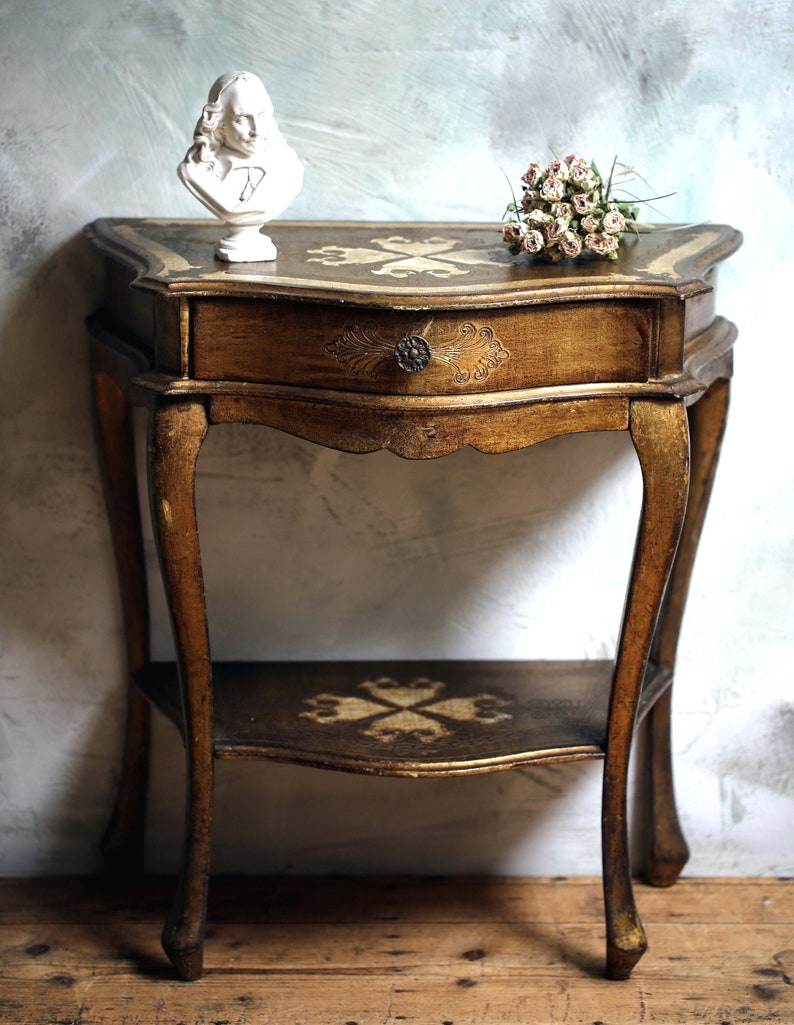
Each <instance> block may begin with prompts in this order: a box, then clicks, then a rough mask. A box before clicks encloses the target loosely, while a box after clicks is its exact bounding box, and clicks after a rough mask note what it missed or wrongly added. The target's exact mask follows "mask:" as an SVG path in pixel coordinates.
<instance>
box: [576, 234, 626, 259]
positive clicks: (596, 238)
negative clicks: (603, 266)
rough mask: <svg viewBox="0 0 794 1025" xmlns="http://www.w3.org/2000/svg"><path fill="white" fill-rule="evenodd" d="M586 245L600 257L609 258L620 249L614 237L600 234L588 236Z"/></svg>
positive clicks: (585, 241)
mask: <svg viewBox="0 0 794 1025" xmlns="http://www.w3.org/2000/svg"><path fill="white" fill-rule="evenodd" d="M584 244H585V246H586V247H587V248H588V249H590V250H592V252H594V253H598V255H599V256H608V255H609V253H614V252H616V251H617V248H618V240H617V239H616V238H615V236H614V235H602V234H601V233H599V232H593V233H592V234H590V235H586V236H585V240H584Z"/></svg>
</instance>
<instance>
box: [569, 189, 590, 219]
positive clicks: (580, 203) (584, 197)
mask: <svg viewBox="0 0 794 1025" xmlns="http://www.w3.org/2000/svg"><path fill="white" fill-rule="evenodd" d="M571 202H572V203H573V208H574V210H575V211H576V212H577V213H578V214H586V213H587V212H588V211H590V210H592V209H593V207H594V206H595V201H594V200H593V197H592V196H591V195H590V193H589V192H574V193H573V195H572V196H571Z"/></svg>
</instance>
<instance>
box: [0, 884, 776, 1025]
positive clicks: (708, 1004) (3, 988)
mask: <svg viewBox="0 0 794 1025" xmlns="http://www.w3.org/2000/svg"><path fill="white" fill-rule="evenodd" d="M169 890H170V884H169V883H168V881H167V880H156V879H152V880H146V881H145V885H143V886H141V885H138V886H132V887H128V888H126V889H125V888H118V887H116V888H110V887H108V886H107V885H106V884H103V883H101V882H100V881H98V880H95V879H65V880H24V879H22V880H14V879H8V880H2V881H0V1007H2V1014H3V1020H5V1021H9V1022H14V1023H15V1025H21V1023H22V1022H24V1023H25V1025H45V1023H46V1025H52V1023H53V1022H67V1021H68V1022H70V1023H76V1022H79V1023H80V1025H133V1023H136V1025H144V1023H146V1025H149V1023H152V1022H157V1023H158V1025H177V1023H180V1022H181V1023H184V1025H193V1023H195V1025H198V1023H202V1025H209V1023H210V1022H222V1021H224V1022H233V1023H235V1025H253V1023H260V1022H268V1023H270V1025H339V1023H347V1022H353V1021H355V1022H356V1023H357V1025H381V1023H386V1025H396V1023H397V1022H400V1021H407V1022H414V1023H416V1025H443V1023H444V1022H453V1023H455V1025H475V1023H476V1025H495V1023H504V1025H516V1023H517V1022H528V1023H529V1022H531V1023H532V1025H551V1023H555V1025H556V1023H561V1022H565V1023H568V1025H593V1023H595V1022H603V1023H605V1025H606V1023H609V1025H612V1023H614V1025H618V1023H620V1025H623V1023H628V1022H632V1023H633V1022H642V1023H643V1025H678V1023H681V1025H683V1023H686V1025H689V1023H695V1025H699V1023H702V1025H714V1023H718V1022H726V1021H727V1022H730V1023H731V1025H756V1023H758V1025H760V1023H762V1022H774V1023H776V1025H785V1023H787V1022H788V1021H790V1020H792V1016H794V992H793V991H792V978H794V965H793V964H792V961H793V960H794V953H792V944H791V936H792V930H793V929H794V885H793V884H792V883H791V882H790V881H789V882H782V881H777V880H773V879H766V880H754V879H744V880H738V879H736V880H732V879H720V880H696V879H685V880H683V881H682V882H681V883H680V884H679V886H678V887H676V888H674V889H672V890H654V889H649V888H645V887H643V888H641V889H640V890H639V892H638V899H639V903H640V906H641V908H642V912H643V916H644V918H645V920H646V921H647V922H648V923H649V924H651V925H652V926H653V946H652V948H651V950H650V952H649V954H648V956H647V957H646V958H645V959H644V961H643V963H642V966H641V968H639V969H638V970H637V971H636V973H635V975H634V977H633V979H632V981H630V982H628V983H626V984H624V985H621V986H615V985H614V984H612V983H609V982H608V981H606V980H604V979H602V978H600V977H599V972H600V966H599V961H600V956H599V951H600V945H601V942H602V940H601V934H602V929H603V925H602V922H601V906H600V884H599V882H598V881H597V880H595V879H568V880H550V879H518V878H496V879H495V878H472V879H459V880H451V879H436V880H423V879H377V878H375V879H359V880H351V879H334V880H328V879H321V878H313V879H290V878H288V877H287V878H282V879H248V880H225V879H218V880H215V881H214V884H213V891H212V897H211V900H210V912H209V925H208V929H207V966H206V971H205V976H204V979H203V980H202V982H201V983H199V984H197V985H193V986H185V985H182V984H179V983H174V982H173V981H171V980H169V979H168V978H167V977H166V976H165V972H164V962H163V957H162V954H161V953H160V952H159V951H158V949H157V945H156V939H155V934H156V928H155V924H156V922H157V920H158V918H159V917H160V916H161V915H162V914H163V911H164V907H165V906H166V904H167V901H168V894H169ZM263 950H264V951H267V953H268V959H267V963H263V959H262V956H261V955H262V951H263Z"/></svg>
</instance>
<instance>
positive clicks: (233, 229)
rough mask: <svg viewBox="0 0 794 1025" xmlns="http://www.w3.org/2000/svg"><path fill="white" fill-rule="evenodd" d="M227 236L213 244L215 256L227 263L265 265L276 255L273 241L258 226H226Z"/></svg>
mask: <svg viewBox="0 0 794 1025" xmlns="http://www.w3.org/2000/svg"><path fill="white" fill-rule="evenodd" d="M226 227H227V228H228V229H229V234H228V235H225V236H224V237H223V238H222V239H221V240H220V242H216V243H215V255H216V256H217V257H218V259H219V260H226V261H227V262H228V263H265V262H269V261H271V260H275V259H276V256H277V255H278V251H277V250H276V247H275V245H274V244H273V240H272V239H271V238H270V236H269V235H263V234H262V231H261V226H260V225H258V224H245V225H237V224H227V225H226Z"/></svg>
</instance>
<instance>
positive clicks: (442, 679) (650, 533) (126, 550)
mask: <svg viewBox="0 0 794 1025" xmlns="http://www.w3.org/2000/svg"><path fill="white" fill-rule="evenodd" d="M221 231H222V226H221V225H219V224H217V223H215V222H207V221H164V220H121V219H119V220H103V221H97V222H96V223H95V224H94V225H92V226H91V227H90V228H89V229H88V233H89V237H90V239H91V241H92V242H93V243H94V244H95V245H96V246H97V247H98V248H99V249H100V250H101V251H102V253H104V255H105V257H106V273H107V284H106V304H105V307H104V308H103V309H102V310H101V311H100V312H98V313H97V314H96V315H94V316H93V317H92V318H91V319H90V333H91V338H92V348H91V351H92V369H93V382H94V396H95V400H96V411H97V428H98V445H99V452H100V457H101V463H102V469H103V476H104V484H105V493H106V499H107V505H108V510H109V515H110V522H111V527H112V532H113V540H114V546H115V552H116V559H117V564H118V571H119V577H120V584H121V594H122V600H123V609H124V620H125V630H126V641H127V650H128V659H129V670H130V688H129V713H128V722H127V736H126V747H125V755H124V763H123V771H122V778H121V783H120V788H119V795H118V800H117V805H116V809H115V813H114V818H113V821H112V822H111V825H110V828H109V830H108V833H107V836H106V840H105V851H106V856H107V858H108V861H109V862H110V863H111V864H115V865H116V866H117V867H120V868H122V869H125V870H128V869H131V868H135V867H136V866H138V867H139V866H140V858H141V845H142V835H143V818H144V804H145V795H146V777H147V766H148V723H149V720H148V715H149V707H150V704H153V705H154V706H155V707H157V708H159V709H160V710H161V711H162V712H164V713H165V715H167V716H168V717H169V718H171V719H172V720H173V721H174V722H175V723H176V724H177V726H178V727H179V729H180V730H181V732H182V736H183V738H184V741H185V748H186V752H187V766H188V786H187V807H186V831H185V845H184V855H183V864H182V872H181V876H180V881H179V885H178V889H177V894H176V897H175V901H174V905H173V909H172V912H171V915H170V917H169V919H168V922H167V923H166V926H165V930H164V933H163V946H164V949H165V951H166V953H167V954H168V956H169V958H170V959H171V961H172V963H173V965H174V967H175V969H176V971H177V973H178V975H179V976H180V977H181V978H183V979H196V978H198V977H199V976H200V975H201V972H202V951H203V935H204V920H205V912H206V896H207V883H208V876H209V867H210V866H209V856H210V841H211V836H212V810H213V765H214V759H216V758H262V759H272V760H276V761H285V762H294V763H301V764H307V765H314V766H318V767H322V768H335V769H346V770H353V771H356V772H363V773H374V774H378V775H403V776H436V775H444V774H447V775H449V774H466V773H475V772H487V771H490V770H497V769H506V768H510V767H512V766H518V765H529V764H537V763H542V762H557V761H570V760H575V759H582V758H603V759H604V762H605V764H604V788H603V814H602V823H603V835H602V847H603V863H604V897H605V906H606V931H607V962H606V965H607V974H608V975H609V976H610V977H612V978H618V979H620V978H626V977H627V976H628V975H629V973H630V972H631V970H632V968H633V966H634V965H635V963H636V962H637V961H638V959H639V958H640V957H641V956H642V954H643V952H644V951H645V949H646V939H645V934H644V931H643V927H642V923H641V921H640V919H639V916H638V914H637V910H636V906H635V903H634V897H633V893H632V881H631V871H630V864H629V852H628V839H627V826H626V788H627V772H628V762H629V750H630V746H631V741H632V736H633V734H634V730H635V724H636V723H637V722H639V721H640V719H642V718H643V717H646V716H647V719H648V738H649V739H648V745H647V754H646V758H647V769H648V784H647V799H648V807H649V815H648V827H647V832H648V837H647V840H648V849H649V859H648V864H649V872H648V874H649V880H650V882H651V883H653V884H655V885H661V886H664V885H669V884H671V883H672V882H674V881H675V879H676V878H677V876H678V874H679V872H680V871H681V869H682V867H683V865H684V863H685V862H686V859H687V848H686V843H685V841H684V838H683V836H682V835H681V830H680V828H679V825H678V820H677V816H676V809H675V800H674V794H673V787H672V772H671V761H670V689H671V682H672V676H673V668H674V662H675V652H676V645H677V639H678V633H679V628H680V624H681V617H682V613H683V606H684V601H685V597H686V591H687V587H688V583H689V577H690V572H691V568H692V563H693V559H694V556H695V550H696V547H697V542H698V537H699V534H700V530H701V526H702V522H703V517H704V515H705V511H706V506H707V503H708V497H709V491H710V487H711V482H712V479H713V475H714V472H715V469H716V464H717V459H718V452H719V446H720V441H721V437H722V432H723V428H724V424H725V415H726V410H727V403H728V379H729V377H730V373H731V359H732V347H733V343H734V340H735V329H734V327H733V325H732V324H730V323H729V322H727V321H726V320H724V319H722V318H720V317H717V316H715V302H714V298H715V294H714V285H713V282H714V268H715V265H716V264H717V263H718V262H719V261H720V260H722V259H724V258H725V257H727V256H729V255H730V254H731V253H732V252H734V251H735V250H736V249H737V248H738V246H739V244H740V241H741V239H740V236H739V234H738V233H737V232H735V231H734V230H733V229H731V228H728V227H724V226H719V225H705V226H700V227H693V228H682V229H680V230H676V231H668V232H651V233H648V234H643V235H642V236H641V237H640V238H638V239H628V238H627V240H626V243H625V246H624V248H623V251H622V253H621V256H620V259H619V260H618V261H617V262H613V263H610V262H601V261H591V262H579V263H565V264H558V265H556V266H549V265H544V264H531V263H526V262H524V261H523V260H522V259H520V258H519V259H515V258H513V257H511V256H510V255H509V254H508V253H507V252H506V250H505V248H504V247H503V245H502V244H501V241H500V238H499V233H498V228H497V227H495V226H493V225H490V226H488V225H485V226H483V225H451V224H349V225H343V224H321V223H312V224H307V223H294V224H287V223H281V224H277V225H275V226H274V231H273V235H274V238H275V241H276V243H277V245H278V249H279V257H278V261H277V262H276V263H274V264H231V265H230V264H225V263H221V262H219V261H216V260H215V259H214V258H213V256H212V244H213V242H214V241H215V240H216V239H217V238H218V237H219V232H221ZM132 402H134V403H144V404H146V405H148V407H149V411H150V415H149V424H150V427H149V445H148V467H149V481H150V501H151V514H152V519H153V524H154V531H155V538H156V541H157V545H158V550H159V555H160V562H161V568H162V574H163V579H164V583H165V589H166V595H167V599H168V603H169V608H170V613H171V617H172V625H173V632H174V638H175V644H176V652H177V662H176V664H175V665H172V664H163V663H160V664H157V663H153V662H152V661H151V659H150V656H149V642H148V629H149V613H148V609H147V600H146V578H145V568H144V560H143V550H142V542H141V525H140V518H139V512H138V496H137V487H136V482H135V461H134V450H133V432H132V428H131V417H130V407H129V404H130V403H132ZM220 423H248V424H263V425H266V426H269V427H275V428H278V429H279V430H283V431H287V432H289V433H291V434H294V435H298V436H300V437H302V438H306V439H309V440H311V441H313V442H316V443H318V444H320V445H325V446H330V447H332V448H335V449H341V450H344V451H348V452H371V451H374V450H377V449H382V448H385V449H390V450H391V451H392V452H395V453H397V454H398V455H400V456H405V457H408V458H412V459H424V458H430V457H435V456H441V455H445V454H446V453H449V452H452V451H454V450H456V449H458V448H460V447H461V446H463V445H471V446H474V447H475V448H477V449H480V450H481V451H484V452H493V453H498V452H506V451H510V450H514V449H519V448H523V447H525V446H529V445H533V444H535V443H537V442H540V441H544V440H545V439H547V438H552V437H555V436H558V435H562V434H570V433H573V432H580V431H624V430H626V431H629V432H630V434H631V438H632V440H633V443H634V447H635V449H636V452H637V456H638V458H639V462H640V466H641V470H642V476H643V488H644V491H643V503H642V510H641V514H640V522H639V528H638V536H637V542H636V549H635V554H634V561H633V566H632V571H631V578H630V581H629V585H628V591H627V595H626V604H625V611H624V616H623V623H622V628H621V633H620V639H619V643H618V649H617V655H616V659H615V661H614V663H613V662H611V661H610V662H600V661H595V662H570V663H561V662H531V663H518V662H498V661H497V662H474V663H471V662H430V663H416V662H409V661H406V662H390V663H386V664H373V663H360V662H359V663H356V662H351V663H334V664H330V665H320V664H316V663H313V664H312V663H280V664H279V663H261V664H259V663H257V664H253V663H235V662H231V663H224V664H218V663H215V664H213V663H212V661H211V659H210V650H209V635H208V627H207V617H206V612H205V605H204V586H203V579H202V567H201V557H200V552H199V538H198V532H197V525H196V515H195V504H194V483H195V481H194V478H195V469H196V460H197V457H198V454H199V449H200V448H201V444H202V441H203V439H204V437H205V435H206V433H207V430H208V428H209V427H210V426H211V425H213V424H220ZM690 457H691V473H690V465H689V464H690ZM682 530H683V533H682ZM679 535H680V536H681V542H680V544H679ZM676 553H677V554H676ZM668 578H669V585H668Z"/></svg>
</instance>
